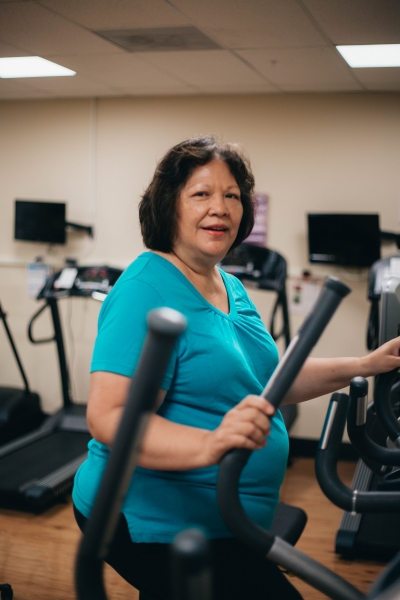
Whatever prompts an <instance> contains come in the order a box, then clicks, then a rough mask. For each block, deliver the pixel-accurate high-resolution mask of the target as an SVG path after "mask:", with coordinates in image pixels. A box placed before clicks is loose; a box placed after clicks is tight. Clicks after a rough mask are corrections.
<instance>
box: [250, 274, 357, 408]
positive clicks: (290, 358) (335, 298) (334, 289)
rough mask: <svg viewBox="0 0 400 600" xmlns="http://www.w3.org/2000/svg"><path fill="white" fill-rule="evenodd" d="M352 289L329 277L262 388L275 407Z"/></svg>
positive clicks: (265, 396) (263, 393)
mask: <svg viewBox="0 0 400 600" xmlns="http://www.w3.org/2000/svg"><path fill="white" fill-rule="evenodd" d="M350 292H351V290H350V288H349V287H348V286H347V285H345V284H344V283H342V282H341V281H339V280H338V279H336V278H335V277H328V278H327V279H326V282H325V285H324V287H323V289H322V291H321V294H320V295H319V297H318V300H317V302H316V303H315V305H314V307H313V309H312V311H311V312H310V313H309V315H308V316H307V318H306V320H305V321H304V323H303V325H302V326H301V327H300V329H299V331H298V332H297V334H296V335H295V337H294V338H293V340H292V341H291V343H290V344H289V347H288V348H287V350H286V352H285V354H284V355H283V358H282V360H281V361H280V363H279V365H278V367H277V368H276V369H275V371H274V373H273V375H272V377H271V379H270V380H269V382H268V384H267V385H266V387H265V388H264V391H263V392H262V396H264V398H266V399H267V400H268V402H269V403H270V404H272V405H273V406H275V408H278V406H279V404H280V403H281V402H282V400H283V399H284V398H285V396H286V394H287V392H288V391H289V389H290V387H291V386H292V384H293V382H294V380H295V379H296V377H297V375H298V373H299V371H300V369H301V367H302V366H303V364H304V362H305V360H306V358H307V357H308V355H309V354H310V352H311V350H312V349H313V347H314V346H315V344H316V343H317V341H318V340H319V338H320V336H321V334H322V332H323V330H324V329H325V327H326V326H327V324H328V323H329V321H330V320H331V318H332V316H333V314H334V313H335V311H336V309H337V307H338V306H339V304H340V302H341V301H342V300H343V298H344V297H345V296H347V295H348V294H349V293H350Z"/></svg>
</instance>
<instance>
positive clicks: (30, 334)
mask: <svg viewBox="0 0 400 600" xmlns="http://www.w3.org/2000/svg"><path fill="white" fill-rule="evenodd" d="M48 306H49V304H47V302H46V303H45V304H43V305H42V306H41V307H40V308H39V310H38V311H36V312H35V314H34V315H33V317H32V318H31V320H30V321H29V323H28V338H29V340H30V341H31V342H32V344H47V343H49V342H54V340H55V339H56V334H55V333H54V335H53V337H50V338H42V339H40V340H38V339H35V338H34V337H33V324H34V322H35V321H36V319H37V318H38V317H39V316H40V315H41V314H42V312H43V311H44V310H45V309H46V308H47V307H48Z"/></svg>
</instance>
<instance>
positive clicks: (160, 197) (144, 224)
mask: <svg viewBox="0 0 400 600" xmlns="http://www.w3.org/2000/svg"><path fill="white" fill-rule="evenodd" d="M212 160H222V161H223V162H225V163H226V164H227V166H228V167H229V170H230V172H231V173H232V175H233V177H234V178H235V180H236V183H237V184H238V186H239V189H240V197H241V202H242V205H243V217H242V220H241V222H240V226H239V231H238V234H237V236H236V239H235V241H234V243H233V244H232V248H235V247H236V246H238V245H239V244H241V243H242V241H243V240H244V239H246V237H247V236H248V235H249V234H250V232H251V230H252V229H253V225H254V199H253V191H254V177H253V173H252V172H251V167H250V163H249V161H248V159H247V158H246V156H245V155H244V154H243V152H242V150H241V149H240V148H239V147H238V146H237V145H236V144H229V143H225V142H222V141H219V140H218V139H216V138H215V137H214V136H211V135H202V136H197V137H194V138H191V139H189V140H185V141H184V142H181V143H180V144H177V145H176V146H174V147H173V148H171V149H170V150H168V152H167V153H166V154H165V156H164V157H163V158H162V159H161V160H160V162H159V163H158V165H157V168H156V170H155V173H154V176H153V179H152V181H151V183H150V185H149V186H148V188H147V189H146V191H145V192H144V194H143V196H142V200H141V202H140V204H139V221H140V227H141V230H142V237H143V242H144V244H145V246H146V247H147V248H150V250H158V251H160V252H171V251H172V247H173V244H174V240H175V236H176V231H177V217H178V214H177V210H176V205H177V201H178V198H179V195H180V192H181V190H182V188H183V187H184V186H185V184H186V182H187V180H188V179H189V177H190V176H191V174H192V173H193V171H194V170H195V169H196V167H198V166H202V165H206V164H208V163H209V162H211V161H212Z"/></svg>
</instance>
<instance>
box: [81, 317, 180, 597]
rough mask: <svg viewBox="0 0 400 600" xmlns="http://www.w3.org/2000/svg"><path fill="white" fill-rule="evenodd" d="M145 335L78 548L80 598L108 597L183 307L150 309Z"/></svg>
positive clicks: (177, 333) (178, 330) (178, 332)
mask: <svg viewBox="0 0 400 600" xmlns="http://www.w3.org/2000/svg"><path fill="white" fill-rule="evenodd" d="M147 321H148V325H149V333H148V335H147V338H146V340H145V343H144V346H143V350H142V353H141V356H140V359H139V364H138V366H137V369H136V373H135V376H134V378H133V379H132V383H131V385H130V388H129V391H128V396H127V401H126V405H125V408H124V412H123V415H122V418H121V421H120V424H119V427H118V431H117V434H116V437H115V441H114V444H113V446H112V450H111V452H110V457H109V460H108V463H107V467H106V469H105V471H104V475H103V478H102V481H101V484H100V489H99V492H98V494H97V497H96V501H95V504H94V507H93V510H92V514H91V516H90V518H89V520H88V522H87V523H86V527H85V532H84V536H83V538H82V540H81V544H80V546H79V550H78V556H77V562H76V570H75V581H76V589H77V596H78V599H79V600H107V595H106V592H105V588H104V582H103V577H102V568H103V559H104V557H105V556H106V554H107V549H108V545H109V543H110V541H111V539H112V537H113V534H114V531H115V527H116V525H117V521H118V518H119V514H120V509H121V505H122V502H123V499H124V497H125V493H126V490H127V488H128V486H129V483H130V480H131V478H132V475H133V471H134V469H135V466H136V459H137V455H138V453H139V449H140V444H141V442H142V438H143V434H144V431H145V428H146V425H147V422H148V419H149V418H150V415H151V413H152V411H154V410H155V407H156V401H157V396H158V393H159V389H160V386H161V382H162V378H163V375H164V371H165V369H166V367H167V364H168V361H169V358H170V355H171V352H172V348H173V345H174V343H175V340H176V338H177V337H178V335H179V334H180V333H181V332H182V331H183V330H184V328H185V327H186V319H185V318H184V317H183V315H181V313H179V312H177V311H175V310H172V309H170V308H161V309H157V310H154V311H151V312H150V313H149V315H148V319H147Z"/></svg>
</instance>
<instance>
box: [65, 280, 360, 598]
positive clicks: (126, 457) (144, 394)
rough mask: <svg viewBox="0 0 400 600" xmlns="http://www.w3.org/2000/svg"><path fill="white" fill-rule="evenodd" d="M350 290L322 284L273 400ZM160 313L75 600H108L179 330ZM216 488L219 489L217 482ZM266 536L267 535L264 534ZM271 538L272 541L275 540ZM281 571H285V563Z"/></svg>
mask: <svg viewBox="0 0 400 600" xmlns="http://www.w3.org/2000/svg"><path fill="white" fill-rule="evenodd" d="M349 291H350V290H349V288H347V286H344V285H343V284H341V283H340V282H339V281H337V280H335V279H333V278H330V279H329V280H328V281H327V283H326V285H325V289H324V292H323V293H322V294H321V301H320V303H318V305H317V307H315V309H314V311H313V314H312V315H311V316H310V317H309V318H308V319H307V320H306V322H305V324H304V325H303V327H302V330H301V332H299V333H298V334H297V336H296V337H295V338H294V340H293V341H292V343H291V345H290V347H289V349H288V350H287V353H286V354H285V357H284V358H283V359H282V361H281V363H280V364H279V366H278V368H277V369H276V371H275V373H274V374H273V376H272V378H271V385H269V386H267V389H268V390H270V391H271V394H272V396H274V393H273V390H277V391H278V392H279V393H281V398H280V399H282V398H283V396H284V394H285V393H286V392H287V391H288V389H289V387H290V385H291V384H292V383H293V380H294V378H295V376H296V375H297V373H298V370H299V369H300V367H301V364H302V363H303V362H304V360H305V358H306V356H307V353H308V352H309V351H310V349H311V348H312V346H313V345H314V344H315V342H316V341H317V339H318V337H319V335H320V334H321V332H322V330H323V328H324V326H325V325H326V324H327V322H328V320H329V318H330V317H331V315H332V313H333V312H334V310H335V309H336V307H337V305H338V304H339V302H340V300H341V299H342V298H343V297H344V296H345V295H346V294H347V293H349ZM165 310H168V309H160V310H159V311H152V313H150V314H149V321H148V322H149V329H150V333H149V335H148V337H147V339H146V342H145V346H144V349H143V352H142V355H141V358H140V361H139V365H138V368H137V370H136V374H135V378H134V379H133V381H132V384H131V387H130V390H129V392H128V399H127V403H126V406H125V410H124V414H123V417H122V418H121V422H120V425H119V429H118V432H117V435H116V438H115V442H114V445H113V448H112V451H111V454H110V458H109V461H108V464H107V467H106V470H105V473H104V475H103V479H102V482H101V485H100V489H99V492H98V495H97V498H96V501H95V505H94V507H93V510H92V514H91V516H90V518H89V520H88V522H87V524H86V528H85V532H84V536H83V538H82V541H81V544H80V547H79V551H78V555H77V563H76V572H75V580H76V587H77V595H78V598H79V600H83V599H85V600H91V599H93V600H94V599H96V600H102V599H103V600H104V599H106V598H107V596H106V593H105V589H104V583H103V580H102V562H103V560H104V557H105V556H106V554H107V546H108V544H109V543H110V541H111V539H112V536H113V533H114V531H115V526H116V523H117V519H118V516H119V512H120V508H121V506H122V502H123V498H124V494H125V492H126V489H127V487H128V485H129V482H130V479H131V477H132V474H133V471H134V467H135V459H136V456H137V453H138V449H139V447H140V439H141V437H142V435H143V433H144V425H145V423H146V421H147V419H148V417H149V414H150V406H152V407H153V409H154V407H155V403H156V398H157V392H158V387H159V385H160V382H161V380H162V375H163V369H164V368H165V366H166V364H167V363H168V356H169V353H168V349H170V348H172V343H173V340H168V339H166V338H167V334H169V335H170V337H172V336H173V335H175V336H176V335H177V334H178V333H179V331H180V330H182V329H183V327H184V322H182V316H180V319H179V318H178V317H177V316H176V317H175V316H174V319H173V321H174V322H173V323H172V324H168V321H167V323H165V322H163V320H162V319H161V317H163V316H165V312H164V314H162V312H161V311H165ZM169 314H170V315H176V314H178V315H179V313H176V312H175V311H172V312H171V311H170V310H169ZM167 316H168V314H167ZM156 317H157V320H156ZM157 336H158V337H159V338H161V339H160V340H159V344H155V338H156V337H157ZM163 338H164V339H163ZM162 345H164V353H165V354H166V356H164V357H162V356H160V354H159V352H160V350H161V349H162ZM169 351H170V350H169ZM299 352H300V355H299ZM293 355H294V360H293ZM299 356H300V359H299ZM146 369H147V373H146ZM269 397H270V396H268V398H269ZM275 397H276V395H275ZM236 452H239V453H241V451H236V450H234V451H233V453H236ZM228 454H231V453H228ZM249 454H250V453H249ZM224 460H225V459H224ZM220 471H221V469H220ZM218 487H220V482H219V483H218ZM230 489H231V488H230ZM236 494H237V490H236ZM228 496H229V497H228V504H229V503H230V502H231V501H233V502H235V493H234V494H233V495H232V494H231V493H229V494H228ZM228 525H229V524H228ZM234 533H235V532H234ZM265 533H266V532H265ZM266 535H268V536H270V534H267V533H266ZM239 537H240V536H239ZM271 537H272V539H277V538H274V536H271ZM282 544H284V545H285V548H286V547H288V548H291V547H292V546H290V544H289V543H287V542H283V541H282ZM283 566H285V564H284V563H283ZM291 570H292V569H291ZM344 587H345V589H347V587H351V586H348V585H347V584H346V585H345V586H344ZM324 589H325V588H324ZM351 589H352V588H351ZM360 597H361V596H360V595H353V596H351V599H352V600H356V599H357V600H359V598H360ZM347 598H349V596H348V597H347Z"/></svg>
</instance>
